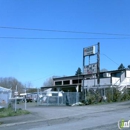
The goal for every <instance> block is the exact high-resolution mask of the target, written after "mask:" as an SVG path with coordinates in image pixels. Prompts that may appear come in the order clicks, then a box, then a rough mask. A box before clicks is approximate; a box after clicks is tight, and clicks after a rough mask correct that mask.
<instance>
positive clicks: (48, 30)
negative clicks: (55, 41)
mask: <svg viewBox="0 0 130 130" xmlns="http://www.w3.org/2000/svg"><path fill="white" fill-rule="evenodd" d="M0 28H1V29H14V30H28V31H44V32H62V33H81V34H94V35H116V36H130V34H116V33H95V32H82V31H66V30H50V29H37V28H22V27H7V26H0Z"/></svg>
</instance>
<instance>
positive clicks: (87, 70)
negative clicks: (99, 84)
mask: <svg viewBox="0 0 130 130" xmlns="http://www.w3.org/2000/svg"><path fill="white" fill-rule="evenodd" d="M93 73H97V63H93V64H90V65H86V66H84V74H93Z"/></svg>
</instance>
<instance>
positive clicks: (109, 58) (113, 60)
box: [101, 54, 119, 66]
mask: <svg viewBox="0 0 130 130" xmlns="http://www.w3.org/2000/svg"><path fill="white" fill-rule="evenodd" d="M101 55H104V56H106V57H107V58H108V59H109V60H111V61H112V62H113V63H115V64H116V65H118V66H119V64H118V63H116V62H115V61H114V60H112V59H111V58H110V57H108V56H107V55H106V54H101Z"/></svg>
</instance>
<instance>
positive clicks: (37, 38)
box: [0, 37, 130, 40]
mask: <svg viewBox="0 0 130 130" xmlns="http://www.w3.org/2000/svg"><path fill="white" fill-rule="evenodd" d="M0 39H21V40H22V39H26V40H85V39H86V40H87V39H88V40H89V39H108V40H110V39H130V37H129V38H128V37H123V38H101V37H100V38H92V37H88V38H45V37H0Z"/></svg>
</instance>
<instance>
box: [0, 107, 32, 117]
mask: <svg viewBox="0 0 130 130" xmlns="http://www.w3.org/2000/svg"><path fill="white" fill-rule="evenodd" d="M29 113H30V112H29V111H27V110H21V109H18V110H16V112H15V111H14V110H13V109H12V108H2V109H0V118H2V117H10V116H19V115H25V114H29Z"/></svg>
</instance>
